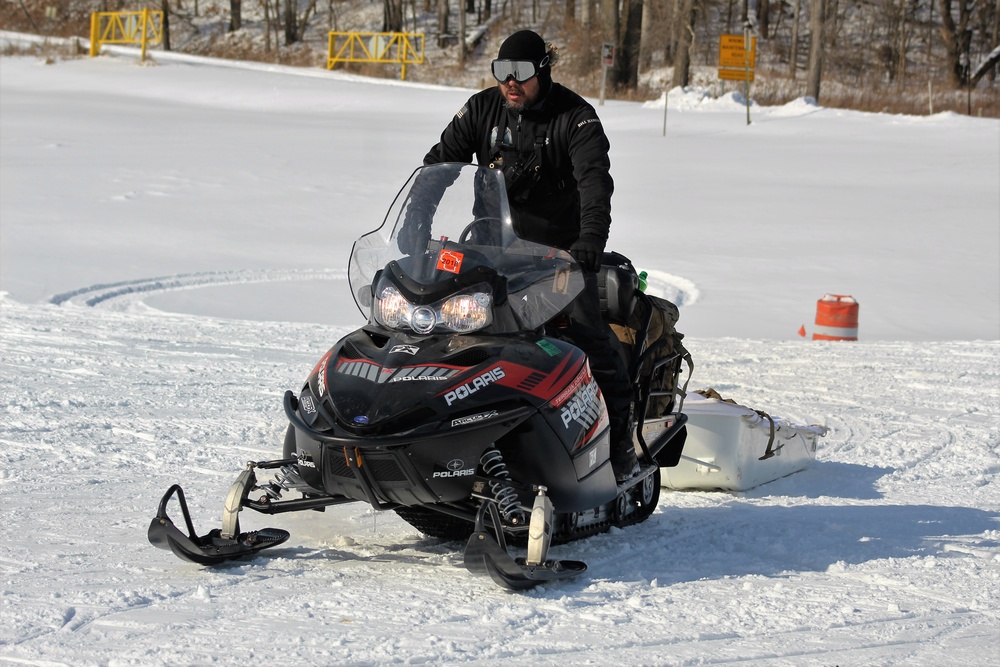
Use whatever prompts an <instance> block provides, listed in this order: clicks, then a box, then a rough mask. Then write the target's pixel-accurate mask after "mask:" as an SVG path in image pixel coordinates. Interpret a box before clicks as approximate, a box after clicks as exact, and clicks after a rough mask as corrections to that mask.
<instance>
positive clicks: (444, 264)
mask: <svg viewBox="0 0 1000 667" xmlns="http://www.w3.org/2000/svg"><path fill="white" fill-rule="evenodd" d="M463 259H465V254H464V253H460V252H455V251H454V250H442V251H441V254H440V255H438V262H437V268H438V271H447V272H448V273H458V272H459V270H461V268H462V260H463Z"/></svg>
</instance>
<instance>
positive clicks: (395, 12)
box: [382, 0, 403, 32]
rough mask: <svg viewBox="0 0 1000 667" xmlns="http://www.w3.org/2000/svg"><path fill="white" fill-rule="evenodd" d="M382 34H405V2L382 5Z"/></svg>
mask: <svg viewBox="0 0 1000 667" xmlns="http://www.w3.org/2000/svg"><path fill="white" fill-rule="evenodd" d="M382 32H403V0H384V2H383V3H382Z"/></svg>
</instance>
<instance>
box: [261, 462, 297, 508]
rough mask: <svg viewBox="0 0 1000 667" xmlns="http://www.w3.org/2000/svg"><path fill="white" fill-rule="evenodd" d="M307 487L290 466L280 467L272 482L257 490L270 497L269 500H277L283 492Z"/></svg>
mask: <svg viewBox="0 0 1000 667" xmlns="http://www.w3.org/2000/svg"><path fill="white" fill-rule="evenodd" d="M307 486H308V484H306V483H305V481H303V479H302V478H301V477H299V473H298V471H297V470H296V469H295V468H293V467H292V466H282V467H281V470H280V471H278V472H277V473H275V474H274V479H273V480H271V481H270V482H268V483H266V484H262V485H261V486H260V487H258V488H260V489H261V490H262V491H263V492H264V493H266V494H267V495H268V496H270V498H271V500H278V499H279V498H281V494H282V492H284V491H291V490H293V489H300V488H305V487H307Z"/></svg>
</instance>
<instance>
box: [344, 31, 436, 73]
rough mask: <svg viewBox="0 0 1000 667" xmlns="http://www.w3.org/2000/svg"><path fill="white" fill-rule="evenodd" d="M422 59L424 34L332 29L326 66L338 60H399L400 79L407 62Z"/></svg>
mask: <svg viewBox="0 0 1000 667" xmlns="http://www.w3.org/2000/svg"><path fill="white" fill-rule="evenodd" d="M423 62H424V34H423V33H413V32H331V33H330V48H329V50H328V52H327V59H326V68H327V69H333V68H334V67H335V66H336V65H337V63H398V64H400V65H402V72H401V73H400V76H399V78H400V79H406V66H407V65H419V64H421V63H423Z"/></svg>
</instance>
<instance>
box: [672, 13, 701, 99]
mask: <svg viewBox="0 0 1000 667" xmlns="http://www.w3.org/2000/svg"><path fill="white" fill-rule="evenodd" d="M697 13H698V5H697V3H696V2H695V0H680V1H679V3H678V5H677V21H676V22H675V24H674V26H675V30H676V43H677V50H676V52H675V54H674V76H673V79H672V80H671V82H670V85H671V87H673V88H677V87H684V86H686V85H688V84H689V83H691V48H692V46H693V45H694V22H695V17H696V16H697Z"/></svg>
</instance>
